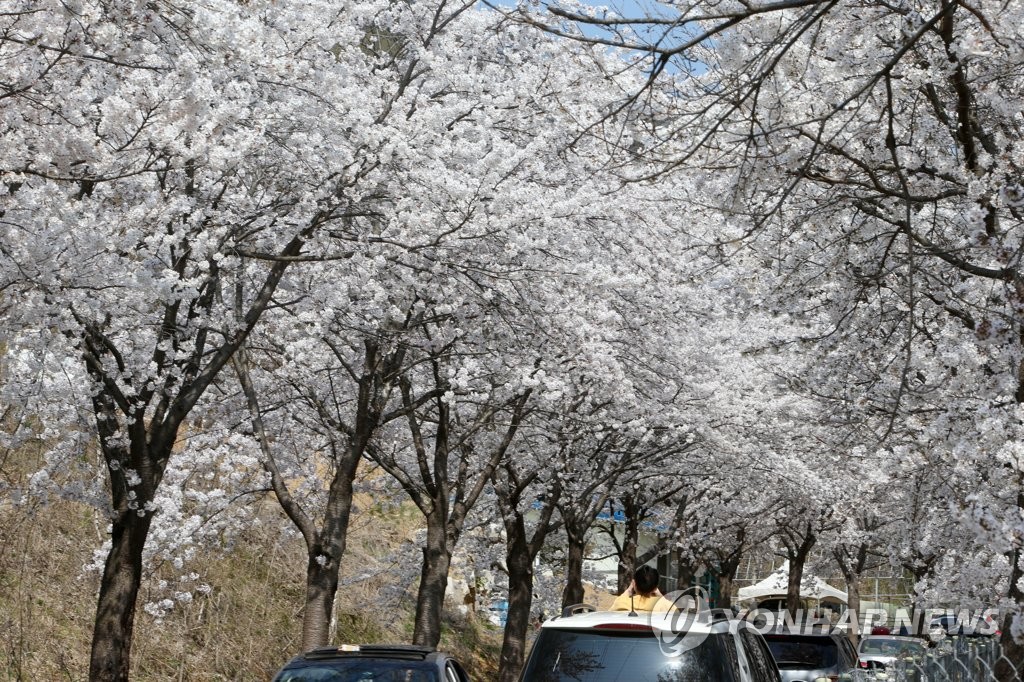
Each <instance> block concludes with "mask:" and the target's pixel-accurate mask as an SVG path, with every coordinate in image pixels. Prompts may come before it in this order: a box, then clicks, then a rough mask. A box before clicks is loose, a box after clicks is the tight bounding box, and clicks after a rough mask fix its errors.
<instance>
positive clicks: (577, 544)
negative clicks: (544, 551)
mask: <svg viewBox="0 0 1024 682" xmlns="http://www.w3.org/2000/svg"><path fill="white" fill-rule="evenodd" d="M566 530H568V529H566ZM567 535H568V545H569V546H568V548H567V550H566V562H565V563H566V565H565V589H564V590H562V608H563V609H564V608H565V607H566V606H571V605H572V604H581V603H583V599H584V594H583V558H584V556H585V554H586V535H585V533H577V532H568V533H567Z"/></svg>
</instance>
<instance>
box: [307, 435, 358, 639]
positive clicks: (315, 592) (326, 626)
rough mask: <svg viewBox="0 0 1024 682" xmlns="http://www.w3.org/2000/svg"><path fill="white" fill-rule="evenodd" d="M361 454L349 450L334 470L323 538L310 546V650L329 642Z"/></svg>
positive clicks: (308, 550) (308, 619)
mask: <svg viewBox="0 0 1024 682" xmlns="http://www.w3.org/2000/svg"><path fill="white" fill-rule="evenodd" d="M359 460H360V457H359V455H358V453H357V452H350V453H348V455H347V457H346V459H345V460H343V461H342V462H341V463H340V464H339V466H338V471H337V472H336V473H335V478H334V481H333V482H332V483H331V489H330V493H329V497H328V504H327V513H326V514H325V516H324V523H323V530H322V532H321V533H319V538H320V540H321V541H320V542H317V543H315V544H313V545H312V546H309V547H307V552H308V561H307V563H306V607H305V610H304V611H303V614H302V650H303V651H309V650H310V649H315V648H316V647H321V646H326V645H327V644H328V643H329V642H330V634H331V633H330V628H331V621H332V620H333V615H334V600H335V598H336V596H337V594H338V573H339V572H340V571H341V560H342V557H344V555H345V547H346V544H347V542H348V524H349V519H350V518H351V515H352V481H353V480H355V477H356V471H357V470H358V467H359Z"/></svg>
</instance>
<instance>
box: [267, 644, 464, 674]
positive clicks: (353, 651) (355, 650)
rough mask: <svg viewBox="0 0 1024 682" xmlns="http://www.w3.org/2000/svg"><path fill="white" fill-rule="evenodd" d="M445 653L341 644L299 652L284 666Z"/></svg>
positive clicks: (428, 656) (419, 648)
mask: <svg viewBox="0 0 1024 682" xmlns="http://www.w3.org/2000/svg"><path fill="white" fill-rule="evenodd" d="M446 657H448V656H447V654H444V653H442V652H439V651H437V650H435V649H433V648H432V647H427V646H416V645H414V644H342V645H340V646H326V647H318V648H316V649H313V650H311V651H307V652H305V653H302V654H299V655H298V656H296V657H295V658H293V659H292V660H291V661H289V662H288V665H287V666H286V667H289V668H290V667H301V666H303V665H306V664H309V663H313V662H316V661H329V660H338V659H345V658H386V659H391V660H396V661H424V662H434V661H436V660H437V659H439V658H446Z"/></svg>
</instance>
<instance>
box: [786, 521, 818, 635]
mask: <svg viewBox="0 0 1024 682" xmlns="http://www.w3.org/2000/svg"><path fill="white" fill-rule="evenodd" d="M817 540H818V538H817V537H816V536H815V535H814V533H813V532H812V531H811V527H810V524H808V526H807V534H806V535H804V536H803V537H802V539H801V540H800V544H799V545H797V544H795V543H794V545H793V546H791V547H789V548H788V551H787V552H786V554H787V558H788V559H789V581H788V583H787V585H786V610H787V611H789V615H790V617H791V618H793V619H794V620H796V617H797V611H799V610H800V608H801V603H800V583H801V582H803V579H804V565H805V564H806V563H807V557H808V556H810V554H811V549H813V547H814V543H815V542H817Z"/></svg>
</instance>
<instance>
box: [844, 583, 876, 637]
mask: <svg viewBox="0 0 1024 682" xmlns="http://www.w3.org/2000/svg"><path fill="white" fill-rule="evenodd" d="M846 610H847V611H848V612H849V616H848V618H849V619H850V627H849V629H848V630H847V631H846V632H847V636H848V637H849V638H850V643H851V644H853V645H854V646H857V645H858V644H859V643H860V580H859V576H847V578H846ZM864 634H865V635H870V634H871V633H870V632H865V633H864Z"/></svg>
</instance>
